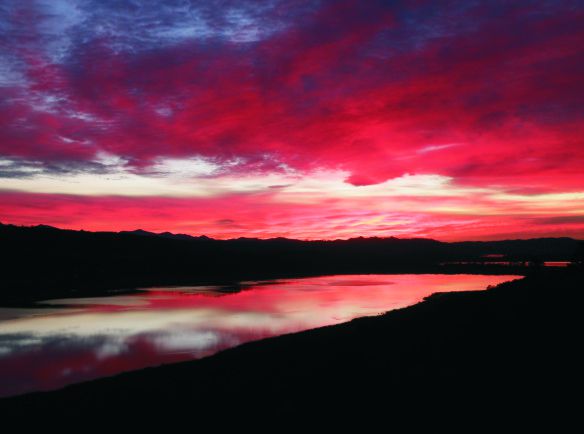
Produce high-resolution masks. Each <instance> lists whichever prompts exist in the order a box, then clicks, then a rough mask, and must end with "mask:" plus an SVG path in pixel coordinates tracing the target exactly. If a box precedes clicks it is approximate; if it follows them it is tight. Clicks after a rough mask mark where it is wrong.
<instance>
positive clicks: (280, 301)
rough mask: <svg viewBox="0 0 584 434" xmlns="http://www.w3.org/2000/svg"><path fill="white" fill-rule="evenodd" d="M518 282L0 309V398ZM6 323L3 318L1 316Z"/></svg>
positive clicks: (328, 284)
mask: <svg viewBox="0 0 584 434" xmlns="http://www.w3.org/2000/svg"><path fill="white" fill-rule="evenodd" d="M516 277H517V276H482V275H354V276H324V277H312V278H305V279H291V280H283V281H273V282H255V283H254V282H249V283H247V284H244V285H243V288H244V290H242V291H240V292H233V293H225V292H222V289H221V288H218V287H201V286H199V287H182V288H152V289H148V290H146V291H144V292H141V293H138V294H134V295H120V296H111V297H101V298H94V299H87V298H86V299H67V300H54V301H52V302H47V304H51V305H53V308H51V310H50V311H49V312H48V313H46V314H44V312H45V311H43V310H42V309H30V310H27V311H18V312H16V311H14V310H11V309H4V310H3V311H2V312H0V396H6V395H13V394H19V393H24V392H27V391H33V390H46V389H54V388H58V387H61V386H64V385H66V384H70V383H74V382H79V381H85V380H88V379H92V378H97V377H103V376H109V375H113V374H116V373H119V372H123V371H129V370H136V369H140V368H144V367H147V366H155V365H159V364H164V363H172V362H178V361H183V360H189V359H194V358H200V357H205V356H208V355H210V354H213V353H216V352H217V351H221V350H222V349H225V348H230V347H233V346H236V345H239V344H241V343H244V342H249V341H252V340H257V339H262V338H265V337H270V336H276V335H281V334H285V333H292V332H297V331H301V330H306V329H310V328H315V327H321V326H325V325H332V324H338V323H341V322H345V321H349V320H351V319H353V318H356V317H361V316H368V315H377V314H380V313H383V312H386V311H388V310H392V309H398V308H401V307H405V306H409V305H412V304H415V303H416V302H418V301H420V300H422V299H423V298H424V297H426V296H428V295H430V294H432V293H435V292H447V291H471V290H481V289H485V288H486V287H487V286H488V285H496V284H498V283H500V282H503V281H507V280H511V279H514V278H516ZM2 314H3V315H4V318H9V319H5V320H2V316H1V315H2Z"/></svg>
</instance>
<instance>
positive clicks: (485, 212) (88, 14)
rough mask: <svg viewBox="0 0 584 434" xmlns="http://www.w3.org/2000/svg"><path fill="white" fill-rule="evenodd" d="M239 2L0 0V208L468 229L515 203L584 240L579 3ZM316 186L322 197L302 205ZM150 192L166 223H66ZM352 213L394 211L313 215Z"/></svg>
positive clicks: (541, 227) (187, 228)
mask: <svg viewBox="0 0 584 434" xmlns="http://www.w3.org/2000/svg"><path fill="white" fill-rule="evenodd" d="M243 4H244V6H242V3H241V2H230V1H217V2H215V1H204V2H188V1H176V2H173V1H164V2H154V3H149V4H148V5H146V2H126V3H124V5H121V3H120V2H114V1H90V0H79V1H73V0H71V1H64V0H53V1H50V2H49V1H46V2H45V1H36V2H16V1H13V0H8V1H6V2H3V4H2V6H0V189H2V190H3V191H4V193H2V197H3V198H5V201H4V202H3V207H2V210H1V211H0V219H2V220H4V221H11V222H16V223H18V222H30V223H53V224H60V225H62V226H72V227H84V228H86V229H92V228H93V229H97V228H101V227H104V226H107V227H108V228H112V229H113V228H115V225H116V224H120V225H122V226H124V228H126V226H128V225H134V226H136V225H140V226H143V227H146V228H151V229H152V228H154V227H157V228H160V229H164V230H166V229H180V230H182V231H184V232H191V233H195V232H197V233H200V232H204V233H208V234H210V235H216V236H227V235H245V234H253V235H257V236H271V235H279V234H284V233H285V234H288V235H289V236H300V237H313V236H314V237H324V238H330V237H336V236H350V235H360V234H369V235H399V234H401V233H406V234H418V233H420V234H422V235H432V236H435V237H437V238H445V237H450V238H452V237H457V238H466V237H476V236H480V237H489V236H491V235H492V236H495V235H506V234H512V232H513V229H512V228H513V227H517V226H516V224H517V222H516V219H517V218H518V217H517V216H518V215H521V218H522V219H528V220H522V222H523V223H522V224H523V226H522V227H523V228H525V229H523V230H524V231H527V233H528V234H567V233H569V234H572V235H576V236H584V232H583V231H582V226H583V225H582V221H581V220H579V216H581V215H583V214H584V206H583V204H582V200H581V198H580V196H579V195H578V193H579V192H582V191H584V143H583V140H584V139H583V137H584V84H583V82H582V78H581V77H582V76H584V49H583V48H582V47H584V30H583V28H582V26H581V23H582V22H583V21H584V4H583V3H582V2H581V1H570V0H567V1H562V2H555V1H538V2H531V1H520V2H506V1H483V2H481V1H469V2H453V1H439V2H436V1H423V0H422V1H417V2H407V1H403V2H400V1H394V2H386V1H371V2H358V1H340V2H339V1H334V2H326V1H325V2H323V1H299V2H283V1H259V2H244V3H243ZM322 173H328V174H331V173H333V174H335V175H334V178H335V180H334V185H331V184H330V183H329V184H327V183H321V184H320V185H321V189H320V191H319V189H318V186H317V184H318V183H319V182H322ZM340 174H342V176H343V177H344V178H343V179H341V180H339V179H338V177H339V176H340ZM408 176H409V177H412V176H413V177H418V178H417V179H426V180H428V179H434V180H440V179H441V180H447V182H445V183H443V184H441V185H434V186H433V187H432V188H433V189H434V190H440V189H441V190H442V191H443V192H444V196H446V197H449V196H450V195H451V192H452V191H455V190H456V191H465V198H466V199H465V200H464V201H463V200H461V199H459V201H458V202H457V203H456V205H455V206H450V208H449V206H445V205H444V204H443V203H442V202H441V200H442V199H440V198H439V195H437V193H435V192H434V193H432V195H431V197H432V198H431V199H429V198H428V197H427V195H426V193H427V192H426V193H425V192H424V191H423V189H422V190H420V189H419V188H418V189H417V190H415V191H410V192H409V193H410V194H409V195H410V197H411V198H410V199H409V202H407V205H408V206H410V207H411V208H409V209H406V207H405V206H404V204H405V203H406V202H403V201H401V200H400V199H397V198H396V195H395V194H392V193H387V191H386V190H383V188H380V187H379V186H381V187H383V186H387V185H390V186H392V185H393V184H392V182H393V183H395V182H396V180H400V179H402V180H403V179H407V177H408ZM432 177H433V178H432ZM120 179H123V180H124V182H123V183H121V182H120ZM388 182H389V184H387V183H388ZM397 182H398V184H399V182H401V181H397ZM246 183H247V184H246ZM310 183H312V184H313V186H312V187H311V189H310V195H313V196H319V195H320V196H322V197H323V198H325V199H326V200H334V202H335V205H334V207H331V206H328V205H327V206H324V205H323V204H322V203H319V202H318V201H312V202H311V201H304V202H302V203H301V204H299V203H298V197H299V193H298V191H295V190H294V189H295V188H297V189H298V188H303V186H304V187H305V186H306V184H310ZM343 183H344V184H345V186H344V187H343V188H340V187H339V184H343ZM72 185H76V186H77V187H76V188H72ZM96 186H99V188H98V187H96ZM294 186H297V187H294ZM370 186H378V187H374V188H369V187H370ZM360 190H361V191H360ZM380 191H381V193H380ZM177 192H179V193H177ZM561 194H564V195H567V196H560V197H564V198H567V199H566V200H567V203H565V202H561V201H557V200H555V199H554V198H555V197H557V196H554V195H561ZM88 195H89V196H88ZM114 196H120V197H114ZM136 196H140V197H142V199H137V198H136ZM357 196H358V198H359V201H360V202H359V203H358V204H357V203H355V197H357ZM147 197H148V198H147ZM437 197H438V198H437ZM412 198H414V199H415V200H414V199H412ZM530 198H531V199H530ZM533 198H534V199H533ZM159 201H161V203H165V204H167V206H168V207H169V209H168V210H167V211H166V212H165V213H164V216H163V217H160V218H159V219H158V220H157V219H154V220H151V219H150V218H149V217H144V219H143V221H141V220H139V219H138V220H136V217H135V216H134V217H130V216H127V219H128V220H127V221H122V220H120V219H119V218H116V220H115V221H111V222H109V223H108V218H107V215H103V216H100V215H98V214H96V216H95V217H94V218H93V220H92V219H91V218H89V217H87V218H86V217H83V218H80V219H78V218H76V217H74V216H75V215H78V213H81V214H84V213H85V212H89V211H87V210H89V209H91V207H92V206H102V205H103V204H106V205H105V206H106V208H107V209H108V210H110V211H111V210H112V209H115V210H119V211H120V214H119V215H125V214H124V213H125V211H124V210H127V209H134V206H135V205H136V203H140V204H141V205H140V206H141V207H142V208H141V209H142V211H140V212H137V211H136V214H137V215H149V214H148V213H149V211H148V210H149V209H150V205H149V204H158V202H159ZM167 201H169V202H168V203H167ZM484 201H487V202H488V206H486V205H484ZM546 201H547V203H546V206H542V205H541V203H544V202H546ZM510 202H512V204H513V206H512V208H513V209H512V210H511V211H510V210H509V204H510ZM47 203H51V204H52V205H51V209H53V211H49V210H47V209H45V210H44V211H42V213H41V212H40V211H35V210H39V209H43V206H44V205H43V204H47ZM380 203H383V206H380V205H379V204H380ZM477 203H480V204H482V205H481V206H478V205H477ZM534 203H535V204H538V205H537V206H536V207H535V211H534ZM100 204H101V205H100ZM231 204H238V206H239V205H240V206H241V207H243V208H245V210H243V209H238V208H237V207H235V206H232V205H231ZM292 204H293V205H292ZM88 206H89V208H86V207H88ZM207 206H212V207H214V208H213V212H210V211H208V210H206V207H207ZM71 207H73V208H71ZM176 207H178V208H177V211H176V214H173V213H172V212H171V211H170V210H172V209H175V208H176ZM155 208H158V206H155ZM275 209H278V210H279V211H278V212H280V213H282V215H280V214H278V215H279V217H278V218H273V217H272V216H273V212H275V211H274V210H275ZM449 209H450V211H449ZM357 210H359V211H357ZM396 210H399V211H396ZM110 211H108V212H110ZM358 212H370V213H372V218H378V219H379V221H382V222H388V221H389V222H392V221H393V222H394V223H392V224H389V225H387V224H379V225H376V226H372V227H367V228H363V227H360V226H358V225H357V226H351V224H352V223H351V221H349V220H347V221H345V220H341V221H338V222H336V223H335V224H325V223H324V222H328V221H329V220H327V216H329V214H331V213H333V214H335V215H336V214H337V213H338V214H343V215H355V214H356V213H358ZM143 213H145V214H143ZM206 213H208V214H206ZM396 213H397V214H396ZM497 213H499V219H493V218H491V217H490V216H492V215H497ZM232 214H235V215H241V214H245V218H243V217H242V216H240V217H239V218H233V216H232ZM284 214H285V218H284ZM206 215H210V216H211V217H209V218H210V219H211V220H209V221H211V222H218V221H233V222H234V223H232V225H234V226H233V227H232V228H231V229H229V230H227V229H226V226H229V224H221V225H218V226H217V225H215V224H214V223H213V224H212V223H209V222H208V221H207V220H205V218H206V217H205V216H206ZM396 215H398V216H399V217H396ZM187 216H188V217H187ZM461 216H463V217H461ZM311 218H312V219H314V222H312V221H311V220H310V219H311ZM103 219H105V220H103ZM242 220H243V221H242ZM154 221H156V223H154ZM200 221H205V222H206V223H205V224H200V223H199V222H200ZM395 221H400V222H404V225H403V227H401V226H400V227H398V226H399V225H397V224H396V223H395ZM59 222H61V223H59ZM274 222H275V223H274ZM429 222H434V223H435V224H434V223H432V224H430V223H429ZM464 222H467V223H468V222H475V223H473V224H476V222H480V224H479V226H478V227H476V226H472V224H470V223H468V224H469V225H470V226H469V227H467V226H465V224H464ZM546 222H547V223H546ZM319 223H320V227H319ZM274 224H275V226H273V225H274ZM280 224H281V225H282V227H285V228H286V229H281V228H279V226H278V225H280ZM500 224H502V225H503V226H504V227H498V225H500ZM148 225H150V226H148ZM237 225H239V229H238V230H236V226H237ZM312 225H314V228H313V227H312ZM482 225H484V227H483V226H482ZM489 225H493V226H489ZM452 227H458V228H460V230H456V231H455V232H456V234H457V235H453V232H452V229H451V228H452ZM489 227H490V228H491V229H489ZM400 228H401V229H400ZM428 228H431V230H430V229H428ZM440 228H442V229H440ZM462 228H466V229H464V230H463V229H462ZM480 228H483V229H480ZM401 230H403V231H404V232H400V231H401ZM465 231H466V232H465ZM489 231H491V232H489ZM489 234H491V235H489Z"/></svg>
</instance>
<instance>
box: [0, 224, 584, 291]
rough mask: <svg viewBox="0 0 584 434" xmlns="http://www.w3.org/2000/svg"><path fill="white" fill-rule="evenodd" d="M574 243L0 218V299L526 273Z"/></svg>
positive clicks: (560, 257)
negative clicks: (131, 227) (329, 278)
mask: <svg viewBox="0 0 584 434" xmlns="http://www.w3.org/2000/svg"><path fill="white" fill-rule="evenodd" d="M582 245H584V243H582V242H580V241H578V240H574V239H571V238H536V239H529V240H504V241H465V242H455V243H445V242H441V241H436V240H432V239H424V238H411V239H401V238H395V237H388V238H380V237H373V238H364V237H357V238H350V239H348V240H330V241H323V240H320V241H319V240H317V241H302V240H293V239H288V238H270V239H257V238H237V239H231V240H215V239H212V238H209V237H207V236H204V235H202V236H196V237H194V236H191V235H186V234H173V233H170V232H162V233H154V232H148V231H145V230H142V229H138V230H135V231H124V232H119V233H117V232H88V231H74V230H64V229H57V228H54V227H50V226H45V225H39V226H33V227H23V226H14V225H3V224H0V246H2V251H3V253H4V255H3V256H4V259H3V264H2V265H3V272H2V273H1V274H0V288H2V289H1V290H0V301H2V300H4V301H6V300H9V301H10V300H11V301H10V302H12V303H22V302H23V300H24V301H26V300H31V299H39V298H54V297H56V296H67V295H68V294H71V293H74V294H76V295H81V294H83V295H89V294H93V295H95V294H102V293H104V291H107V290H110V289H128V288H130V289H131V288H138V287H144V286H155V285H182V284H187V285H191V284H199V283H201V282H203V283H205V282H206V283H221V284H228V285H232V284H233V283H236V282H240V281H245V280H257V279H271V278H282V277H294V276H307V275H322V274H367V273H480V274H525V273H526V272H527V271H528V269H527V268H528V267H526V266H525V264H533V265H537V264H542V263H543V262H544V261H573V260H575V259H578V258H580V257H581V256H582V253H581V252H582V250H583V248H582ZM492 258H495V259H492ZM505 264H507V265H505ZM509 264H515V266H514V267H510V266H509Z"/></svg>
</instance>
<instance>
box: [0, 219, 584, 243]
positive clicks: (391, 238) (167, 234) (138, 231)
mask: <svg viewBox="0 0 584 434" xmlns="http://www.w3.org/2000/svg"><path fill="white" fill-rule="evenodd" d="M2 226H4V227H13V228H21V229H27V228H28V229H34V228H38V229H47V230H55V231H64V232H80V233H90V234H120V235H137V236H150V237H161V238H168V239H180V240H205V241H208V240H211V241H221V242H227V241H293V242H301V243H334V242H343V241H344V242H346V241H353V242H359V241H371V242H388V241H396V242H403V241H424V242H429V243H442V244H481V243H482V244H496V243H507V242H517V243H521V242H533V241H543V240H571V241H575V242H584V240H580V239H577V238H571V237H536V238H506V239H502V240H486V241H475V240H468V241H439V240H436V239H433V238H421V237H412V238H399V237H395V236H388V237H380V236H372V237H363V236H357V237H351V238H335V239H330V240H324V239H315V240H300V239H296V238H286V237H273V238H255V237H238V238H227V239H218V238H212V237H209V236H207V235H188V234H180V233H179V234H175V233H172V232H168V231H165V232H158V233H157V232H151V231H146V230H144V229H135V230H132V231H119V232H113V231H87V230H84V229H82V230H76V229H61V228H57V227H55V226H50V225H43V224H40V225H33V226H26V225H14V224H10V223H2V222H0V227H2Z"/></svg>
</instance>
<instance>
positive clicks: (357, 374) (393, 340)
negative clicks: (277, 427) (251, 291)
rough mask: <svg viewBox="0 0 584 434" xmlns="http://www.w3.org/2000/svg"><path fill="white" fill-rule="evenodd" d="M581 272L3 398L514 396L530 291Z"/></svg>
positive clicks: (306, 403) (217, 410) (114, 408)
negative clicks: (197, 357)
mask: <svg viewBox="0 0 584 434" xmlns="http://www.w3.org/2000/svg"><path fill="white" fill-rule="evenodd" d="M582 283H584V275H583V273H581V272H580V271H576V270H553V271H552V270H541V271H540V272H539V273H535V274H532V275H530V276H527V277H526V278H524V279H521V280H517V281H513V282H508V283H504V284H501V285H499V286H497V287H495V288H491V289H489V290H487V291H479V292H462V293H444V294H436V295H433V296H431V297H429V298H428V299H427V300H426V301H424V302H422V303H419V304H417V305H414V306H412V307H409V308H405V309H401V310H397V311H392V312H389V313H387V314H384V315H381V316H378V317H370V318H361V319H357V320H354V321H351V322H350V323H346V324H342V325H337V326H331V327H324V328H321V329H316V330H311V331H307V332H302V333H297V334H292V335H287V336H281V337H278V338H271V339H266V340H263V341H258V342H253V343H249V344H245V345H242V346H240V347H237V348H234V349H231V350H227V351H224V352H222V353H219V354H217V355H215V356H211V357H208V358H205V359H202V360H198V361H194V362H186V363H180V364H176V365H169V366H163V367H158V368H150V369H145V370H142V371H138V372H133V373H128V374H122V375H118V376H116V377H111V378H106V379H102V380H97V381H93V382H89V383H85V384H79V385H74V386H70V387H67V388H65V389H63V390H59V391H55V392H48V393H35V394H30V395H25V396H21V397H16V398H9V399H3V400H0V411H2V412H3V413H5V414H12V415H17V414H19V413H20V414H27V413H30V412H32V413H36V412H38V411H42V412H50V413H51V414H54V415H59V414H62V415H65V414H67V413H69V412H72V411H74V412H75V413H76V414H90V413H95V412H98V413H99V412H105V411H107V412H109V413H111V412H116V413H118V412H119V413H120V414H121V415H126V416H130V415H131V414H132V413H133V411H139V412H140V413H144V412H148V411H152V412H155V413H153V414H156V415H158V416H160V415H165V414H166V415H169V414H172V415H174V416H175V417H179V418H184V417H187V416H192V417H195V415H196V417H197V418H199V419H200V418H216V417H218V415H220V414H222V413H223V412H225V411H229V412H230V414H233V413H234V412H235V413H237V414H240V415H244V414H249V412H254V411H262V412H270V414H271V415H282V416H286V415H288V416H290V415H296V416H298V417H304V416H306V415H307V414H308V413H315V412H317V413H318V414H319V415H323V414H326V413H331V412H337V411H338V410H339V409H350V411H351V412H352V413H351V414H352V415H356V414H357V415H358V414H363V415H365V414H367V413H368V412H371V411H373V409H379V408H380V407H383V408H384V409H385V410H384V411H389V410H391V408H392V407H393V406H396V405H397V406H404V405H405V404H407V403H411V404H412V405H445V403H446V401H445V400H447V401H448V400H451V402H452V403H453V404H454V403H457V404H462V403H466V404H467V405H468V404H469V403H471V402H472V403H477V405H478V403H481V402H483V403H484V402H485V401H486V400H487V399H488V400H489V401H490V402H491V403H496V404H500V403H503V402H507V403H511V402H515V401H517V400H521V399H524V398H525V397H526V396H527V394H528V392H527V384H528V382H529V381H530V378H528V369H531V368H529V367H530V366H531V365H532V364H533V360H530V356H529V355H530V350H529V345H530V342H532V339H533V336H532V335H533V328H532V327H533V324H532V321H533V314H534V312H533V302H534V301H535V300H540V299H542V298H543V297H544V296H548V297H551V296H553V297H554V298H556V297H557V296H558V295H559V294H565V293H567V292H569V291H571V290H574V291H575V290H578V289H580V288H581V287H582ZM554 302H555V301H554V299H551V300H550V303H551V304H553V303H554ZM530 372H531V371H530ZM493 399H494V401H492V400H493ZM390 412H391V411H390Z"/></svg>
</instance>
